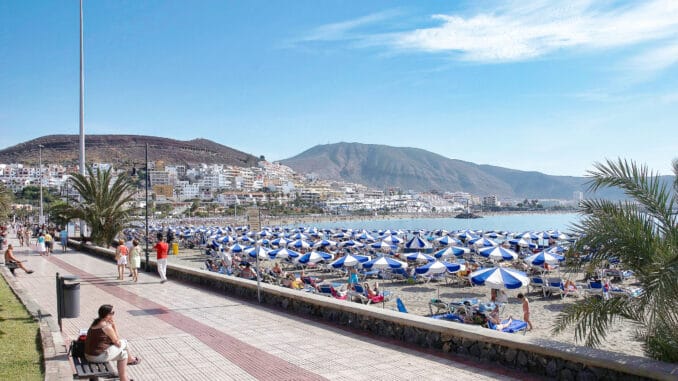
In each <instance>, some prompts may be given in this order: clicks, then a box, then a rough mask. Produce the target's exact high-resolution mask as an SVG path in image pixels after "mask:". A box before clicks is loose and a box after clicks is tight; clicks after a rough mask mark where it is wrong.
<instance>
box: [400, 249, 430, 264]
mask: <svg viewBox="0 0 678 381" xmlns="http://www.w3.org/2000/svg"><path fill="white" fill-rule="evenodd" d="M405 258H406V259H407V260H408V261H411V262H417V263H428V262H435V260H436V259H435V258H434V257H432V256H430V255H427V254H423V253H419V252H417V253H412V254H407V255H406V256H405Z"/></svg>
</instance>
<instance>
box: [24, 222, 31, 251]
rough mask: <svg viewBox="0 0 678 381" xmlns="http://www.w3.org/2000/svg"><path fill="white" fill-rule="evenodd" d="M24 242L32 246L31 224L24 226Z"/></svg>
mask: <svg viewBox="0 0 678 381" xmlns="http://www.w3.org/2000/svg"><path fill="white" fill-rule="evenodd" d="M24 243H26V246H27V247H29V246H31V228H30V227H29V226H24Z"/></svg>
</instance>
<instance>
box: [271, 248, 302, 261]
mask: <svg viewBox="0 0 678 381" xmlns="http://www.w3.org/2000/svg"><path fill="white" fill-rule="evenodd" d="M268 256H269V257H270V258H271V259H285V258H298V257H299V256H301V254H299V253H297V252H296V251H294V250H290V249H287V248H282V249H277V250H271V251H269V252H268Z"/></svg>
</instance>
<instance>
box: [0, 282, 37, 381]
mask: <svg viewBox="0 0 678 381" xmlns="http://www.w3.org/2000/svg"><path fill="white" fill-rule="evenodd" d="M0 279H1V280H0V380H27V381H28V380H36V381H37V380H44V379H45V375H44V368H43V361H42V348H41V345H40V331H39V328H38V327H39V326H38V323H37V322H35V321H34V320H33V317H32V316H31V315H30V314H29V313H28V311H26V308H25V307H24V305H23V304H21V302H20V301H19V299H17V297H16V295H14V293H13V292H12V290H11V289H10V288H9V286H8V285H7V282H6V281H5V278H3V277H2V276H0Z"/></svg>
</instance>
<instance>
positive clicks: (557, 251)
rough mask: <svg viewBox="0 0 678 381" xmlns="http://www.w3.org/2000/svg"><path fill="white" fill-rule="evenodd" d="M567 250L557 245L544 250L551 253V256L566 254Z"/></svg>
mask: <svg viewBox="0 0 678 381" xmlns="http://www.w3.org/2000/svg"><path fill="white" fill-rule="evenodd" d="M567 250H568V249H567V247H563V246H560V245H558V246H553V247H549V248H548V249H546V252H548V253H551V254H560V253H564V252H566V251H567Z"/></svg>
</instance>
